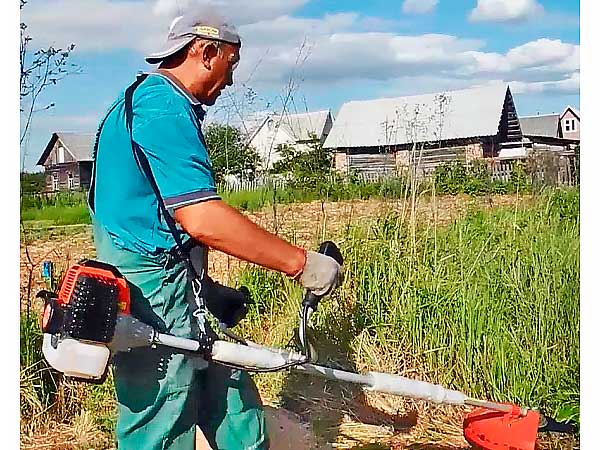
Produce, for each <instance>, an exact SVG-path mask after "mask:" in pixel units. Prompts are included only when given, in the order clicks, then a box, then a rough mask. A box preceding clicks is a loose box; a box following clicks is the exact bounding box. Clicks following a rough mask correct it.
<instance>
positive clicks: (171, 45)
mask: <svg viewBox="0 0 600 450" xmlns="http://www.w3.org/2000/svg"><path fill="white" fill-rule="evenodd" d="M202 16H204V17H202ZM196 38H203V39H210V40H213V41H222V42H228V43H230V44H234V45H241V40H240V36H239V34H238V32H237V30H236V28H235V27H234V26H233V25H231V24H228V23H227V22H225V20H224V19H223V18H221V17H218V16H216V15H213V14H204V15H202V14H198V13H188V14H185V15H181V16H178V17H176V18H175V19H173V21H172V22H171V26H170V27H169V33H168V35H167V40H166V42H165V43H164V44H163V46H162V49H161V50H159V51H157V52H154V53H152V54H150V55H148V56H146V61H147V62H148V63H149V64H158V63H159V62H161V61H162V60H163V59H165V58H166V57H167V56H171V55H172V54H174V53H177V52H178V51H179V50H181V49H182V48H184V47H185V46H186V45H188V44H189V43H190V42H192V41H193V40H194V39H196Z"/></svg>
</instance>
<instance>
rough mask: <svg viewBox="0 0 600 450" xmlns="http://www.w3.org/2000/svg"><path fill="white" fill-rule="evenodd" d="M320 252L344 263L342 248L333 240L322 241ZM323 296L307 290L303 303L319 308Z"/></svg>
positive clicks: (341, 263)
mask: <svg viewBox="0 0 600 450" xmlns="http://www.w3.org/2000/svg"><path fill="white" fill-rule="evenodd" d="M319 253H322V254H323V255H327V256H329V257H331V258H333V259H335V260H336V262H337V263H338V264H339V265H340V266H342V265H344V258H343V257H342V253H341V252H340V249H339V248H338V246H337V245H335V244H334V243H333V242H331V241H325V242H323V243H321V245H320V246H319ZM321 298H322V296H318V295H315V294H313V293H312V292H308V291H307V292H306V294H305V295H304V300H302V305H308V306H310V307H311V308H312V309H313V310H315V309H317V304H318V303H319V300H321Z"/></svg>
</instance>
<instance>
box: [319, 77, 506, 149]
mask: <svg viewBox="0 0 600 450" xmlns="http://www.w3.org/2000/svg"><path fill="white" fill-rule="evenodd" d="M507 89H508V85H506V84H494V85H492V86H486V87H477V88H471V89H463V90H458V91H449V92H443V93H434V94H425V95H414V96H409V97H396V98H381V99H377V100H365V101H351V102H347V103H344V104H343V105H342V107H341V109H340V112H339V114H338V115H337V118H336V120H335V122H334V124H333V127H332V129H331V131H330V133H329V136H328V137H327V139H326V140H325V144H324V147H327V148H340V147H342V148H343V147H374V146H384V145H402V144H409V143H413V142H430V141H431V142H435V141H439V140H447V139H461V138H469V137H479V136H493V135H496V134H497V132H498V125H499V123H500V117H501V115H502V107H503V105H504V99H505V97H506V92H507Z"/></svg>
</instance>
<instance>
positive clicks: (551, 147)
mask: <svg viewBox="0 0 600 450" xmlns="http://www.w3.org/2000/svg"><path fill="white" fill-rule="evenodd" d="M565 114H568V113H567V111H565V112H564V113H563V114H539V115H536V116H526V117H521V118H520V119H519V121H520V123H521V130H522V133H523V140H524V146H525V147H526V148H527V149H528V153H529V152H530V151H535V152H539V151H552V152H559V153H564V154H570V153H572V152H573V150H574V147H575V146H576V145H578V144H579V139H576V138H575V131H569V132H566V133H565V123H566V124H567V128H569V130H573V129H574V127H577V128H576V129H577V130H579V128H578V125H579V121H578V119H577V122H575V119H574V118H573V119H571V118H570V117H568V118H567V119H565V120H563V119H562V117H565ZM571 120H572V121H573V123H576V125H573V124H572V123H571ZM578 132H579V131H577V133H578Z"/></svg>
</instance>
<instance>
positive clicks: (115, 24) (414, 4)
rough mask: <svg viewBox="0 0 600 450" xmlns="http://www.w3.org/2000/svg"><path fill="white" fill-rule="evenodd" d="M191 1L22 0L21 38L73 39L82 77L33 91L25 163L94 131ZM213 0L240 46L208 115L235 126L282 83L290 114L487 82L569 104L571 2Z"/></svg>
mask: <svg viewBox="0 0 600 450" xmlns="http://www.w3.org/2000/svg"><path fill="white" fill-rule="evenodd" d="M192 2H193V3H198V2H197V1H194V0H119V1H116V0H30V2H29V4H28V5H26V7H25V8H24V10H23V12H22V15H21V20H23V21H25V22H26V23H27V24H28V25H29V32H30V34H31V35H32V36H33V38H34V40H33V41H32V42H31V47H32V48H36V47H42V46H45V45H48V44H55V45H57V46H66V45H68V44H69V43H71V42H73V43H75V44H76V49H75V51H74V52H73V55H72V62H74V63H76V64H77V65H78V66H79V67H80V73H77V74H72V75H70V76H68V77H67V78H65V79H64V80H62V81H61V82H60V83H59V84H57V85H56V86H52V87H51V88H49V89H48V90H47V91H46V92H45V94H44V96H43V97H41V98H40V100H39V103H38V104H39V105H40V106H43V105H45V104H47V103H49V102H54V103H55V104H56V106H55V107H54V108H52V109H50V110H48V111H43V112H40V113H37V114H36V115H35V117H34V121H33V125H32V127H31V132H30V134H29V136H28V139H27V145H26V147H25V152H26V158H25V167H26V169H27V170H36V169H39V167H36V166H35V162H36V161H37V159H38V158H39V156H40V154H41V152H42V151H43V148H44V146H45V144H46V143H47V141H48V140H49V138H50V135H51V133H52V132H53V131H90V132H94V131H95V128H96V126H97V123H98V121H99V119H100V116H101V114H102V113H103V111H104V110H105V109H106V108H107V107H108V105H109V104H110V103H111V102H112V101H113V99H114V97H115V96H116V95H117V94H118V93H119V91H120V90H122V89H123V88H124V87H125V86H126V85H127V84H128V83H130V82H131V81H132V80H133V77H134V75H135V73H136V72H137V71H138V70H151V69H152V68H153V67H152V66H148V65H146V64H145V62H144V60H143V55H144V54H145V53H146V52H148V51H151V50H152V49H153V48H155V47H156V46H157V45H160V42H161V39H163V36H164V34H165V30H166V29H167V28H168V25H169V23H170V21H171V20H172V18H173V17H175V16H176V15H177V13H178V11H179V10H181V9H182V8H185V7H186V6H187V5H188V4H190V3H192ZM202 3H208V2H202ZM219 4H221V5H225V6H226V7H225V8H224V9H221V10H220V11H221V12H222V14H225V15H227V16H228V17H229V18H230V19H231V21H232V22H234V23H235V24H236V25H237V26H238V28H239V30H240V34H241V35H242V39H243V41H244V46H243V48H242V62H241V64H240V67H239V69H238V70H237V72H236V75H235V79H236V84H235V85H234V86H233V87H232V88H230V90H229V91H228V92H227V93H226V94H224V95H223V96H222V98H221V99H220V100H219V102H218V103H217V105H215V106H214V107H213V108H211V110H212V113H211V114H209V117H210V119H211V120H229V121H232V122H236V121H238V119H241V120H243V118H244V117H247V116H249V115H251V114H252V113H254V112H257V111H261V110H264V109H278V108H280V107H281V101H280V99H281V97H282V95H284V94H285V93H286V92H287V86H288V85H289V80H290V78H291V79H292V80H293V81H294V83H293V86H294V89H293V100H294V101H293V103H290V104H288V105H287V107H288V109H289V110H291V111H305V110H319V109H331V110H332V112H333V113H334V115H335V113H336V112H337V111H338V110H339V108H340V106H341V105H342V104H343V103H344V102H346V101H350V100H359V99H372V98H380V97H394V96H400V95H411V94H420V93H427V92H438V91H446V90H452V89H460V88H466V87H470V86H476V85H482V84H487V83H496V82H505V83H509V84H510V86H511V90H512V91H513V95H514V97H515V102H516V106H517V110H518V112H519V114H520V115H522V116H523V115H532V114H536V113H538V112H539V113H551V112H560V111H562V110H563V109H564V107H565V106H566V105H568V104H571V105H573V106H576V107H579V2H577V1H570V0H569V1H556V0H470V1H467V0H404V1H397V2H392V1H383V0H371V1H369V2H365V1H355V0H352V1H344V2H341V1H333V0H322V1H316V0H315V1H309V0H263V1H256V2H253V1H250V0H221V1H220V2H219ZM303 43H304V46H302V44H303ZM298 56H300V58H299V59H301V60H302V61H303V62H302V63H301V64H297V63H296V60H297V59H298ZM292 74H293V75H292ZM250 89H251V90H252V91H251V92H253V93H254V94H253V96H251V97H249V96H248V95H247V94H248V93H249V92H250V91H249V90H250ZM250 98H252V99H253V100H249V99H250ZM234 105H235V108H234ZM234 116H235V117H234Z"/></svg>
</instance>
